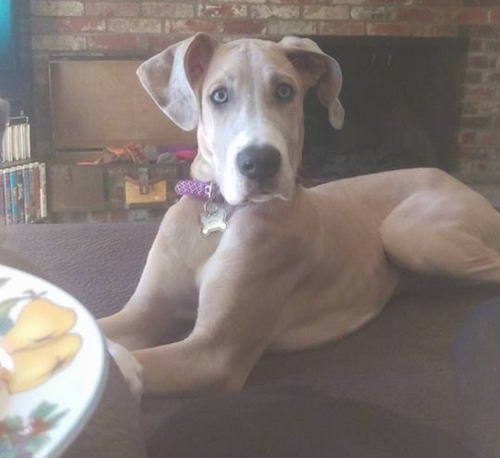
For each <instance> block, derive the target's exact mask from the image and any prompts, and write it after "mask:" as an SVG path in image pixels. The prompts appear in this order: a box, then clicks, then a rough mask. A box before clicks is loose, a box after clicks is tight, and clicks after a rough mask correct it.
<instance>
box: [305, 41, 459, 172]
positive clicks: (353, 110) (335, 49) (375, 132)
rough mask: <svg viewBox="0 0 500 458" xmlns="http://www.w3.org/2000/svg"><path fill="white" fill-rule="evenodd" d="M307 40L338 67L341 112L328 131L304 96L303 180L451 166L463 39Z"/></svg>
mask: <svg viewBox="0 0 500 458" xmlns="http://www.w3.org/2000/svg"><path fill="white" fill-rule="evenodd" d="M311 38H313V39H314V40H315V41H316V42H317V43H318V44H319V46H320V47H321V49H322V50H323V51H324V52H326V53H327V54H329V55H331V56H333V57H335V58H336V59H337V61H338V62H339V64H340V66H341V67H342V72H343V81H344V82H343V88H342V92H341V95H340V99H341V102H342V104H343V106H344V108H345V110H346V118H345V123H344V127H343V128H342V129H341V130H335V129H334V128H333V127H331V126H330V124H329V123H328V116H327V111H326V108H324V107H323V106H321V105H320V103H319V101H318V100H317V98H316V95H315V93H314V91H311V93H310V94H308V95H307V97H306V99H305V101H304V121H305V129H306V132H305V140H304V159H303V165H302V167H303V174H304V176H305V177H306V178H308V179H313V180H320V181H327V180H331V179H336V178H342V177H349V176H355V175H362V174H366V173H372V172H378V171H383V170H392V169H399V168H406V167H420V166H435V167H439V168H442V169H444V170H448V171H450V170H452V169H453V167H454V166H455V165H456V163H457V159H458V158H457V144H456V142H457V131H458V122H459V114H460V99H461V87H462V83H463V77H464V71H463V70H464V68H465V62H464V59H465V51H466V42H465V40H464V39H460V38H377V37H374V38H371V37H360V38H337V37H311Z"/></svg>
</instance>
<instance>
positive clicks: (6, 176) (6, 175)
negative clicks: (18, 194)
mask: <svg viewBox="0 0 500 458" xmlns="http://www.w3.org/2000/svg"><path fill="white" fill-rule="evenodd" d="M3 194H4V204H5V224H6V225H11V224H12V204H11V196H10V169H5V170H4V172H3Z"/></svg>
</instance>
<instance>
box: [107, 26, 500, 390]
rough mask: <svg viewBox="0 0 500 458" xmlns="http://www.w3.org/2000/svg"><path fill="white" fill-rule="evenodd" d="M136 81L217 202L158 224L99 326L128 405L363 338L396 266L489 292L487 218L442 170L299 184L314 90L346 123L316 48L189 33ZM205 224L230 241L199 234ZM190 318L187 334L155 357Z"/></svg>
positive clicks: (337, 75) (491, 227)
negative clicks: (268, 357) (279, 354)
mask: <svg viewBox="0 0 500 458" xmlns="http://www.w3.org/2000/svg"><path fill="white" fill-rule="evenodd" d="M138 75H139V78H140V80H141V82H142V84H143V85H144V87H145V88H146V90H147V91H148V92H149V94H150V95H151V97H152V98H153V100H154V101H155V102H156V103H157V105H158V106H159V107H160V108H161V109H162V110H163V112H164V113H165V114H166V115H167V116H168V117H169V118H170V119H171V120H173V121H174V122H175V123H176V124H177V125H178V126H180V127H181V128H183V129H186V130H191V129H194V128H197V136H198V146H199V151H198V155H197V157H196V160H195V162H194V163H193V167H192V175H193V177H194V178H196V179H198V180H202V181H205V182H210V183H213V184H215V185H217V187H218V189H219V190H220V196H219V198H218V199H216V198H213V197H211V198H210V199H211V200H210V201H209V202H204V201H203V200H199V199H195V198H193V197H183V198H182V199H181V200H180V202H179V203H177V204H176V205H174V206H173V207H172V208H170V209H169V210H168V212H167V214H166V215H165V218H164V219H163V221H162V223H161V226H160V229H159V233H158V235H157V237H156V239H155V241H154V243H153V246H152V247H151V251H150V253H149V256H148V259H147V263H146V266H145V269H144V272H143V274H142V277H141V279H140V282H139V285H138V287H137V289H136V291H135V293H134V294H133V296H132V298H131V299H130V301H129V302H128V303H127V304H126V306H125V307H124V308H123V310H122V311H120V312H118V313H116V314H115V315H113V316H111V317H108V318H105V319H103V320H102V321H101V325H102V328H103V330H104V332H105V334H106V336H107V337H108V338H109V339H111V340H113V341H115V342H117V343H118V344H121V345H117V344H115V343H110V347H111V350H112V353H114V354H115V355H116V358H117V359H118V362H119V365H120V366H121V368H122V370H123V371H124V373H125V376H126V377H127V379H128V381H129V383H130V385H131V387H132V389H133V390H134V391H136V392H140V391H141V389H142V383H143V384H144V390H145V392H146V393H181V392H187V391H199V390H217V389H224V390H238V389H240V388H241V387H242V386H243V384H244V383H245V380H246V379H247V376H248V374H249V372H250V371H251V370H252V368H253V367H254V365H255V363H256V361H257V360H258V359H259V358H260V356H261V355H262V353H263V352H264V351H266V350H299V349H304V348H309V347H314V346H316V345H321V344H323V343H325V342H330V341H332V340H335V339H339V338H341V337H342V336H345V335H346V334H348V333H351V332H353V331H355V330H356V329H358V328H360V327H361V326H363V325H364V324H365V323H366V322H367V321H369V320H370V319H371V318H373V317H374V316H375V315H377V314H378V313H379V312H380V311H381V310H382V308H383V307H384V305H385V304H386V303H387V301H388V299H389V298H390V297H391V296H392V295H393V293H394V291H395V289H396V287H397V286H398V283H399V281H400V273H399V270H398V268H399V267H403V268H405V269H410V270H413V271H414V272H417V273H425V274H435V275H438V276H447V277H452V278H457V279H461V280H464V281H468V282H474V283H483V282H493V283H500V254H499V250H500V216H499V214H498V213H497V212H496V211H495V210H494V209H493V207H492V206H491V205H490V204H489V203H488V201H487V200H486V199H484V198H483V197H481V196H480V195H479V194H477V193H475V192H473V191H472V190H471V189H469V188H467V187H466V186H465V185H463V184H462V183H460V182H459V181H457V180H455V179H454V178H452V177H451V176H449V175H447V174H445V173H444V172H441V171H439V170H435V169H413V170H401V171H394V172H385V173H380V174H374V175H368V176H362V177H357V178H351V179H345V180H340V181H336V182H332V183H329V184H325V185H321V186H318V187H315V188H312V189H304V188H303V187H302V186H300V185H299V184H297V181H296V175H297V169H298V167H299V164H300V162H301V154H302V144H303V135H304V129H303V110H302V103H303V98H304V95H305V93H306V92H307V91H308V90H309V89H310V88H311V87H313V86H316V90H317V94H318V97H319V99H320V101H321V102H322V103H323V104H324V105H325V106H326V107H327V108H328V113H329V119H330V122H331V124H332V125H333V126H334V127H335V128H340V127H341V126H342V123H343V117H344V111H343V108H342V105H341V104H340V102H339V99H338V96H339V92H340V89H341V84H342V74H341V70H340V67H339V65H338V63H337V62H336V61H335V60H334V59H333V58H332V57H329V56H327V55H326V54H324V53H322V52H321V50H320V49H319V48H318V46H317V45H316V44H315V43H314V42H312V41H310V40H308V39H301V38H294V37H286V38H284V39H283V40H282V41H280V42H279V43H274V42H270V41H262V40H256V39H249V40H237V41H232V42H228V43H225V44H219V43H218V42H217V41H215V40H214V39H213V38H211V37H209V36H207V35H204V34H198V35H195V36H194V37H192V38H190V39H187V40H184V41H181V42H179V43H178V44H175V45H173V46H171V47H169V48H168V49H166V50H165V51H163V52H162V53H160V54H158V55H156V56H154V57H152V58H151V59H149V60H148V61H146V62H145V63H144V64H142V65H141V67H140V68H139V70H138ZM207 214H208V215H209V216H214V214H215V219H216V220H217V221H216V226H217V224H219V225H220V228H222V227H223V226H224V225H225V224H226V223H227V228H226V229H225V230H221V231H216V232H211V233H209V234H208V235H203V234H202V229H203V228H205V229H206V227H205V226H204V225H205V224H206V221H204V220H205V219H206V217H207ZM202 220H203V221H204V222H203V223H202V222H201V221H202ZM202 226H203V227H202ZM187 317H192V319H193V320H194V327H193V329H192V331H191V332H190V333H189V334H188V335H187V336H182V338H181V339H179V340H177V341H175V342H173V343H172V342H171V341H170V343H165V342H168V341H169V340H168V339H171V336H170V335H169V334H170V331H171V328H172V324H171V323H174V322H176V320H179V319H185V318H187ZM122 346H123V347H125V348H126V349H128V350H130V351H131V352H132V353H129V352H128V351H127V350H125V349H124V348H123V347H122ZM132 354H133V356H134V357H135V359H134V358H133V357H132V356H131V355H132ZM137 362H138V363H137Z"/></svg>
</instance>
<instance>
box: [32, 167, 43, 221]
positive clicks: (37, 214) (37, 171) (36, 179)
mask: <svg viewBox="0 0 500 458" xmlns="http://www.w3.org/2000/svg"><path fill="white" fill-rule="evenodd" d="M33 188H34V194H35V220H37V221H38V220H40V219H41V218H42V214H41V208H40V164H39V163H38V162H35V163H34V165H33Z"/></svg>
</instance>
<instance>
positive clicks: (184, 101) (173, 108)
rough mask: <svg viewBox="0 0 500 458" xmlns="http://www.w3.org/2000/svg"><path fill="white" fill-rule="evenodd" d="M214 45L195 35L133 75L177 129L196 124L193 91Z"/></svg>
mask: <svg viewBox="0 0 500 458" xmlns="http://www.w3.org/2000/svg"><path fill="white" fill-rule="evenodd" d="M217 46H218V42H217V41H216V40H215V39H213V38H212V37H210V36H209V35H206V34H203V33H198V34H196V35H194V36H193V37H191V38H188V39H186V40H183V41H180V42H179V43H176V44H174V45H172V46H169V47H168V48H167V49H165V50H164V51H162V52H161V53H159V54H156V55H155V56H153V57H151V58H150V59H149V60H147V61H146V62H144V63H143V64H141V65H140V66H139V68H138V69H137V75H138V77H139V79H140V81H141V83H142V85H143V86H144V88H145V89H146V91H147V92H148V93H149V95H150V96H151V97H152V99H153V100H154V101H155V102H156V104H157V105H158V106H159V107H160V108H161V110H162V111H163V112H164V113H165V114H166V115H167V116H168V117H169V118H170V119H171V120H172V121H173V122H174V123H175V124H177V125H178V126H179V127H180V128H181V129H184V130H193V129H194V128H196V126H197V125H198V115H199V113H198V101H197V99H196V92H195V91H196V89H197V87H198V85H199V83H200V82H201V80H202V78H203V75H204V73H205V71H206V69H207V67H208V64H209V63H210V59H211V58H212V55H213V52H214V50H215V48H216V47H217Z"/></svg>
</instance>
